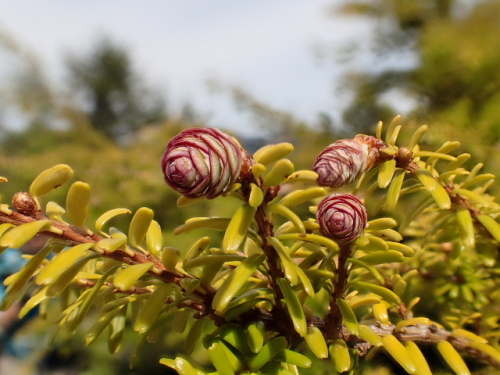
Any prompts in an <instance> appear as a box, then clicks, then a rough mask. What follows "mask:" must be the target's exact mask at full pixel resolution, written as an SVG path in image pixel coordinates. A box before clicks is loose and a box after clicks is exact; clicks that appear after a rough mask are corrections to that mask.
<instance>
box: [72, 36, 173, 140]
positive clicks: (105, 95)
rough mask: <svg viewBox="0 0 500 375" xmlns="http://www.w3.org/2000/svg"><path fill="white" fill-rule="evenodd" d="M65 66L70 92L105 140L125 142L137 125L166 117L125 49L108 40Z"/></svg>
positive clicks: (156, 94)
mask: <svg viewBox="0 0 500 375" xmlns="http://www.w3.org/2000/svg"><path fill="white" fill-rule="evenodd" d="M66 63H67V67H68V71H69V82H70V88H71V89H72V90H75V91H76V92H77V93H80V94H81V95H82V96H83V98H84V101H85V104H84V108H85V113H86V115H87V116H88V118H89V121H90V123H91V124H92V126H93V127H94V128H96V129H97V130H98V131H99V132H101V133H103V134H104V135H106V136H107V137H108V138H110V139H113V140H115V141H117V142H119V143H120V142H124V141H127V140H129V139H130V137H131V136H132V135H133V134H134V133H135V132H136V131H137V130H138V129H139V128H140V126H141V125H143V124H145V123H151V122H158V121H161V120H164V119H165V118H166V117H167V114H166V106H165V104H164V99H163V98H162V96H161V95H160V93H159V92H158V91H156V90H155V89H152V88H149V87H146V85H145V84H144V82H143V80H142V79H141V77H140V76H139V74H138V73H137V72H136V71H134V67H133V63H132V61H131V58H130V55H129V52H128V51H127V49H126V48H124V47H123V46H121V45H119V44H117V43H116V42H113V41H111V40H110V39H109V38H102V39H101V40H99V41H98V42H97V43H96V45H95V46H94V47H93V49H92V50H91V51H90V52H89V53H84V54H83V55H75V54H72V55H69V56H68V57H67V59H66Z"/></svg>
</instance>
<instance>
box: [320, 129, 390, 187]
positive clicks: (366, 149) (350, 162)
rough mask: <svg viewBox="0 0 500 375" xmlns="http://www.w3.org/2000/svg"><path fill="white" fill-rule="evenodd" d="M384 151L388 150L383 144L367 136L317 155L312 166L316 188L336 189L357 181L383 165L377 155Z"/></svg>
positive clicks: (347, 140)
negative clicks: (376, 166)
mask: <svg viewBox="0 0 500 375" xmlns="http://www.w3.org/2000/svg"><path fill="white" fill-rule="evenodd" d="M384 147H387V145H386V144H385V143H384V142H382V141H381V140H379V139H378V138H376V137H373V136H368V135H357V136H356V137H355V138H354V139H340V140H338V141H336V142H334V143H332V144H331V145H329V146H328V147H327V148H325V149H324V150H323V152H322V153H321V154H319V155H318V157H317V158H316V162H315V163H314V165H313V168H312V169H313V171H314V172H316V173H317V174H318V179H317V183H318V185H321V186H328V187H331V188H335V189H337V188H339V187H342V186H345V185H348V184H350V183H351V182H353V181H356V180H357V179H358V178H360V177H361V175H362V174H363V172H365V171H366V170H367V169H368V168H371V167H372V166H373V165H375V164H377V163H379V162H381V161H385V160H382V158H381V156H380V154H379V151H380V150H381V149H382V148H384Z"/></svg>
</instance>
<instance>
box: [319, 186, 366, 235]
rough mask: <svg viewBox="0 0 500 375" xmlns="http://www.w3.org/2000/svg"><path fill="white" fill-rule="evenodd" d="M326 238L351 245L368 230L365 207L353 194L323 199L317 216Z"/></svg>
mask: <svg viewBox="0 0 500 375" xmlns="http://www.w3.org/2000/svg"><path fill="white" fill-rule="evenodd" d="M316 217H317V218H318V224H319V227H320V230H321V233H323V235H324V236H326V237H328V238H331V239H333V240H336V241H338V242H340V243H350V242H352V241H354V240H355V239H356V238H358V237H359V236H360V235H361V234H362V233H363V231H364V230H365V228H366V225H367V221H368V216H367V214H366V209H365V206H364V205H363V202H361V201H360V200H359V199H358V198H357V197H355V196H354V195H352V194H333V195H330V196H329V197H326V198H325V199H323V200H322V201H321V202H320V204H319V205H318V212H317V214H316Z"/></svg>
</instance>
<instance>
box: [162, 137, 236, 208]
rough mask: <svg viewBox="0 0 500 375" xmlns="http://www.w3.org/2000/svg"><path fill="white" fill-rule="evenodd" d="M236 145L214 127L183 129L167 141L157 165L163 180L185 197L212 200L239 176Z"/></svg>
mask: <svg viewBox="0 0 500 375" xmlns="http://www.w3.org/2000/svg"><path fill="white" fill-rule="evenodd" d="M241 164H242V156H241V149H240V146H239V145H238V144H237V143H236V141H234V140H233V139H232V138H231V137H230V136H229V135H227V134H225V133H223V132H221V131H220V130H217V129H214V128H191V129H186V130H184V131H182V132H181V133H179V134H178V135H176V136H175V137H174V138H172V139H171V140H170V142H169V143H168V145H167V148H166V150H165V152H164V153H163V157H162V159H161V166H162V170H163V174H164V177H165V181H166V182H167V184H168V185H170V187H172V189H174V190H176V191H178V192H179V193H181V194H182V195H184V196H186V197H188V198H198V197H206V198H208V199H212V198H215V197H217V196H219V195H220V194H221V193H223V192H224V191H225V190H226V189H227V188H229V187H230V186H231V185H232V184H233V183H234V182H235V181H236V179H237V178H238V177H239V174H240V170H241Z"/></svg>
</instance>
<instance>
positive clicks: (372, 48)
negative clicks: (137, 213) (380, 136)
mask: <svg viewBox="0 0 500 375" xmlns="http://www.w3.org/2000/svg"><path fill="white" fill-rule="evenodd" d="M0 9H1V11H0V175H2V176H5V177H7V178H8V179H9V182H8V183H7V184H3V185H2V186H1V192H0V193H1V196H2V198H4V199H8V197H10V196H11V195H12V193H14V192H16V191H26V190H27V189H28V188H29V184H30V183H31V181H32V180H33V178H34V177H35V176H36V175H37V174H38V173H39V172H40V171H42V170H43V169H46V168H48V167H51V166H52V165H54V164H58V163H67V164H69V165H71V166H72V168H73V169H74V170H75V171H76V178H77V179H79V180H82V181H86V182H88V183H90V184H91V186H92V187H93V193H92V194H93V195H92V207H93V212H92V215H93V217H94V218H96V217H97V216H98V215H99V214H100V213H102V212H104V211H106V210H108V209H111V208H115V207H127V208H130V209H132V210H135V209H137V208H139V207H141V206H149V207H151V208H153V209H154V210H155V214H156V219H157V220H158V221H159V222H160V223H161V224H162V226H163V227H164V228H167V230H168V231H167V233H166V239H167V241H169V242H171V243H175V246H178V247H179V248H182V247H183V246H187V245H188V244H190V243H192V238H190V237H189V236H186V237H182V236H179V237H176V238H174V236H173V235H172V230H173V229H174V228H175V227H176V226H178V225H179V224H181V223H183V222H184V220H185V219H187V218H188V217H191V216H205V215H218V216H224V215H230V214H231V213H232V210H233V207H232V206H231V205H230V204H229V205H224V206H223V207H220V206H217V205H216V204H214V202H206V203H202V204H201V205H197V206H196V207H186V208H184V209H182V210H181V211H179V210H176V209H172V207H175V200H176V199H177V195H176V194H175V193H174V192H172V191H170V190H169V189H168V188H167V187H166V185H165V184H164V183H163V181H162V176H161V173H160V170H159V158H160V155H161V153H162V151H163V149H164V147H165V145H166V143H167V142H168V140H169V139H170V138H171V137H172V136H173V135H175V134H176V133H178V132H179V131H180V130H182V129H183V128H186V127H191V126H213V127H218V128H221V129H224V130H226V131H228V132H230V133H231V134H233V135H235V136H236V137H237V138H238V139H239V141H240V142H241V143H242V145H243V146H244V147H245V148H247V149H248V150H249V151H250V152H252V151H254V150H255V149H257V148H258V147H260V146H262V145H263V144H265V143H266V142H272V143H275V142H278V141H288V142H292V143H294V144H295V146H296V151H295V153H294V154H293V155H292V159H293V160H294V161H295V162H296V166H297V167H298V168H308V167H310V166H311V164H312V162H313V160H314V157H315V156H316V155H317V154H318V153H319V152H320V151H321V150H322V148H323V147H324V146H326V145H327V144H329V143H331V142H332V141H334V140H335V139H338V138H341V137H351V136H353V135H355V134H357V133H368V134H370V133H372V132H373V130H374V127H375V125H376V123H377V122H378V121H379V120H382V121H384V122H389V121H390V120H391V119H392V118H393V117H394V115H396V114H402V115H404V118H405V120H404V123H405V125H406V128H407V130H408V129H409V130H408V134H411V129H412V127H415V126H417V125H420V124H422V123H429V124H430V125H431V131H430V132H429V134H428V135H427V136H426V138H425V141H426V142H427V143H428V144H429V147H431V146H439V145H440V144H442V143H444V142H445V141H447V140H462V142H463V146H462V149H461V150H460V151H462V152H470V153H471V154H472V155H474V158H475V161H484V162H486V169H487V170H489V171H493V172H495V171H496V170H497V169H498V168H497V167H498V165H499V163H500V161H499V157H498V155H499V152H498V148H499V147H500V146H499V140H500V74H498V72H499V67H500V1H497V0H490V1H479V0H420V1H413V0H366V1H355V0H353V1H348V0H308V1H298V0H297V1H288V0H274V1H267V0H254V1H251V2H235V1H230V0H212V1H210V2H201V1H193V0H185V1H174V0H148V1H141V2H139V1H130V0H108V1H105V2H103V1H97V0H86V1H72V2H68V1H63V0H51V1H48V2H40V1H36V0H20V1H16V2H13V1H9V0H0ZM63 196H64V191H61V192H57V193H55V194H53V195H51V197H50V199H51V200H56V201H59V202H63ZM200 211H202V212H200ZM118 224H119V223H118ZM117 226H119V225H117ZM0 317H1V316H0ZM4 317H5V316H4ZM1 322H2V321H1V320H0V324H1ZM18 326H19V327H17V326H16V330H15V334H12V335H11V336H12V337H11V336H9V337H7V338H6V336H5V335H4V336H2V339H1V342H2V344H1V345H0V347H2V348H3V349H2V352H3V354H2V356H1V357H0V373H3V371H4V370H2V366H15V368H16V369H17V370H16V371H20V372H19V373H20V374H21V373H25V374H55V373H68V374H69V373H71V374H113V373H121V374H124V373H126V374H143V373H146V371H147V372H149V373H150V374H151V375H152V374H154V373H161V372H162V373H165V371H166V370H165V368H164V367H159V366H158V365H157V358H158V356H159V355H163V356H168V355H169V353H172V352H174V351H175V348H176V345H177V344H176V343H177V342H179V341H180V340H181V337H178V336H175V335H172V336H169V337H166V338H164V339H163V340H162V342H161V343H160V344H158V345H150V346H148V347H147V350H146V351H145V353H143V355H142V356H141V357H140V358H142V359H141V360H139V362H138V364H137V367H136V368H135V369H133V370H130V369H129V368H128V360H129V358H130V356H131V352H132V351H133V344H134V343H135V342H136V340H137V339H136V338H135V336H134V335H133V334H131V335H130V338H128V339H127V341H126V342H127V343H128V344H129V345H125V346H124V348H123V350H122V352H121V354H118V355H116V356H114V357H112V358H110V356H109V355H108V354H107V353H106V347H105V343H104V342H103V343H97V344H96V345H95V346H93V347H91V348H85V347H83V346H82V344H81V343H82V338H81V336H80V337H78V336H77V337H76V338H70V337H60V338H59V339H58V340H56V345H55V348H54V349H47V348H46V347H45V345H46V339H47V335H49V334H50V332H49V331H50V327H48V325H47V324H46V323H43V322H41V321H40V320H38V319H32V320H30V321H28V322H26V323H23V324H18ZM6 327H7V325H6ZM9 327H11V326H9ZM8 340H11V341H8ZM15 340H17V341H15ZM23 340H24V341H23ZM16 345H17V346H16ZM16 348H17V349H16ZM4 368H7V367H4Z"/></svg>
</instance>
